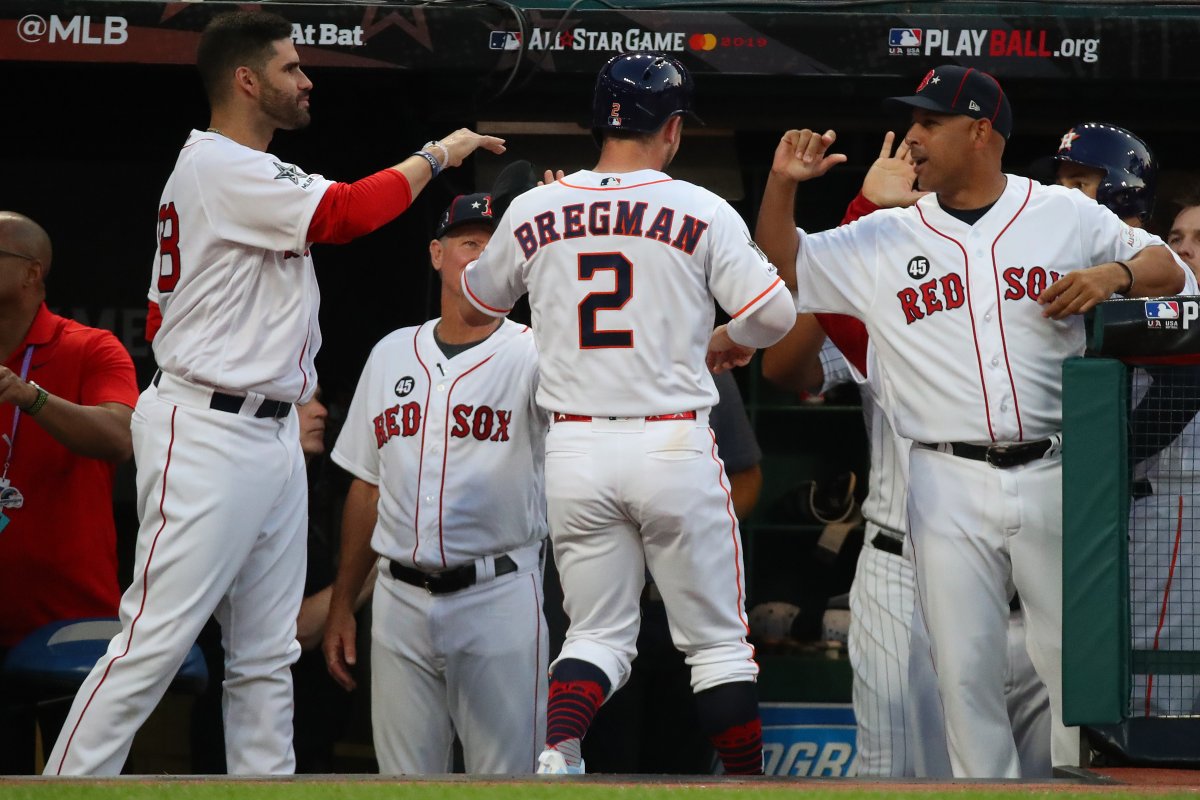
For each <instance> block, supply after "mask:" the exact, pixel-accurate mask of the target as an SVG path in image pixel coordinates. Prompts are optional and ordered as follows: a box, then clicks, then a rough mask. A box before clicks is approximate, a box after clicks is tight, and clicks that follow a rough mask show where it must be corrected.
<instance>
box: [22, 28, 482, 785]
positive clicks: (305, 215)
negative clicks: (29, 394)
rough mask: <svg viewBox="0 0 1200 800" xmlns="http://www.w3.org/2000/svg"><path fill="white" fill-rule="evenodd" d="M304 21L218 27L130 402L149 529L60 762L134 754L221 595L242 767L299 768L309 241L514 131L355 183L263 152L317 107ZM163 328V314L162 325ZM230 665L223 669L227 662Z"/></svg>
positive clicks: (401, 202)
mask: <svg viewBox="0 0 1200 800" xmlns="http://www.w3.org/2000/svg"><path fill="white" fill-rule="evenodd" d="M291 34H292V26H291V24H290V23H288V22H287V21H286V20H284V19H282V18H281V17H278V16H276V15H274V14H267V13H263V12H233V13H230V14H226V15H222V16H219V17H217V18H215V19H214V20H213V22H212V23H210V25H209V26H208V27H207V28H206V30H205V32H204V34H203V35H202V37H201V41H200V46H199V50H198V54H197V66H198V67H199V70H200V74H201V78H202V79H203V81H204V84H205V88H206V90H207V92H208V97H209V102H210V105H211V106H212V118H211V124H210V126H209V129H208V130H207V131H192V132H191V134H190V135H189V136H188V139H187V143H186V144H185V145H184V146H183V149H182V150H181V152H180V154H179V159H178V161H177V162H176V164H175V170H174V172H172V174H171V177H170V178H169V179H168V180H167V185H166V187H165V188H164V189H163V194H162V200H161V201H160V205H159V209H158V252H157V253H156V254H155V259H154V271H153V278H152V282H151V288H150V299H151V301H152V303H153V309H157V310H159V311H160V312H161V328H160V329H159V330H158V331H157V334H156V335H154V332H153V330H150V331H148V333H150V334H151V335H152V336H153V342H154V354H155V357H156V359H157V361H158V365H159V367H160V372H159V373H158V374H157V375H156V377H155V379H154V381H153V384H152V385H151V386H150V387H149V388H147V389H146V391H145V392H143V393H142V396H141V398H140V399H139V401H138V405H137V408H136V409H135V411H134V415H133V444H134V456H135V458H136V461H137V468H138V470H137V492H138V510H139V513H140V515H141V527H140V530H139V532H138V542H137V552H136V556H135V566H134V580H133V583H132V585H131V586H130V587H129V589H128V590H127V591H126V593H125V595H124V597H123V598H122V600H121V607H120V614H121V622H122V630H121V633H120V634H118V635H117V636H116V637H115V638H113V640H112V642H111V644H110V645H109V648H108V652H107V653H106V654H105V655H104V657H103V658H101V659H100V661H99V662H97V664H96V666H95V668H94V669H93V670H92V672H91V674H90V675H89V676H88V677H87V679H86V680H85V681H84V683H83V686H82V688H81V689H80V691H79V694H78V695H77V696H76V698H75V702H74V704H73V705H72V707H71V710H70V713H69V714H68V716H67V719H66V723H65V724H64V725H63V728H62V733H61V735H60V736H59V738H58V741H57V742H56V744H55V746H54V749H53V751H52V752H51V753H50V756H49V758H48V759H47V764H46V772H47V773H48V774H52V775H80V774H106V775H115V774H117V773H119V772H120V771H121V767H122V765H123V764H124V762H125V757H126V755H127V754H128V752H129V747H130V744H131V743H132V741H133V736H134V733H135V732H136V731H137V729H138V727H139V726H140V725H141V724H142V722H143V721H144V720H145V719H146V717H147V716H148V715H149V714H150V712H151V710H153V708H154V706H155V705H156V704H157V703H158V700H159V698H160V697H161V696H162V694H163V693H164V692H165V691H166V689H167V686H168V684H169V683H170V681H171V679H172V677H173V676H174V675H175V672H176V671H177V670H178V668H179V665H180V664H181V663H182V661H183V659H184V657H185V656H186V655H187V652H188V649H189V648H190V647H191V645H192V643H193V642H194V641H195V640H196V635H197V634H198V633H199V631H200V628H201V627H202V626H203V625H204V623H205V621H206V620H207V619H208V618H209V616H210V615H212V614H213V613H214V612H215V614H216V617H217V620H218V621H219V622H220V624H221V634H222V643H223V645H224V649H225V653H226V663H225V681H224V690H225V696H224V709H225V731H226V735H225V744H226V759H227V763H228V767H229V770H230V772H232V773H249V774H265V773H272V774H275V773H290V772H293V771H294V770H295V757H294V754H293V750H292V681H291V673H290V670H289V666H290V664H291V663H292V662H294V661H295V660H296V658H297V657H298V656H299V653H300V647H299V645H298V644H297V642H296V615H297V612H298V610H299V607H300V601H301V594H302V592H303V588H304V562H305V539H306V536H305V529H306V527H307V519H306V515H307V506H308V503H307V492H308V487H307V482H306V476H305V470H304V458H303V455H302V453H301V451H300V437H299V433H298V430H297V424H296V416H295V415H294V414H292V413H291V408H292V404H293V403H295V402H304V401H306V400H308V399H309V397H311V395H312V393H313V391H314V390H315V388H316V373H315V370H314V366H313V358H314V356H315V354H316V352H317V349H318V348H319V347H320V345H321V331H320V328H319V327H318V324H317V308H318V305H319V292H318V288H317V282H316V277H315V274H314V272H313V265H312V259H311V258H310V257H309V252H308V243H309V242H344V241H347V240H349V239H352V238H354V237H355V236H358V235H360V234H362V233H366V232H368V231H370V230H373V229H375V228H376V227H378V226H380V225H382V224H384V223H385V222H387V221H389V220H391V219H392V218H394V217H395V216H396V215H397V214H399V213H400V212H402V211H403V210H404V209H405V208H406V207H407V206H408V203H409V201H410V199H411V197H412V196H413V195H414V194H415V193H416V192H418V191H420V190H421V189H422V188H423V187H424V186H425V185H426V184H427V183H428V181H429V180H430V177H431V176H432V175H433V174H435V173H436V171H438V170H440V168H441V167H443V166H446V165H458V164H459V163H461V161H462V159H463V158H464V157H466V156H467V155H468V154H470V153H471V152H472V151H474V150H475V149H476V148H477V147H480V146H482V147H486V148H488V149H490V150H493V151H500V150H502V149H503V145H502V143H501V141H500V140H497V139H492V138H490V137H481V136H479V135H477V134H474V133H471V132H470V131H465V130H463V131H458V132H456V133H454V134H452V135H451V136H449V137H447V138H446V139H444V140H442V141H441V142H440V143H433V144H431V145H430V146H428V147H427V148H426V150H424V151H422V152H419V153H417V154H414V155H413V156H412V157H410V158H408V159H407V160H405V161H404V162H401V163H400V164H397V165H396V166H395V167H392V168H389V169H386V170H382V171H381V172H379V173H376V174H375V175H372V176H369V177H367V178H364V179H363V180H361V181H358V182H356V183H353V184H339V183H334V182H332V181H329V180H326V179H325V178H323V177H321V176H320V175H309V174H306V173H305V172H304V171H303V170H301V169H299V168H298V167H296V166H294V165H292V164H287V163H284V162H282V161H280V160H279V159H277V158H275V157H274V156H272V155H271V154H270V153H268V152H266V149H267V147H268V145H269V144H270V141H271V137H272V135H273V134H274V132H275V130H276V129H279V128H284V129H295V128H302V127H304V126H305V125H306V124H307V123H308V121H309V99H308V97H309V93H310V92H311V90H312V83H311V81H309V80H308V78H307V77H306V76H305V74H304V72H303V71H302V70H301V69H300V61H299V57H298V56H297V54H296V48H295V46H294V45H293V44H292V39H291ZM151 327H152V326H151ZM214 679H216V677H215V676H214Z"/></svg>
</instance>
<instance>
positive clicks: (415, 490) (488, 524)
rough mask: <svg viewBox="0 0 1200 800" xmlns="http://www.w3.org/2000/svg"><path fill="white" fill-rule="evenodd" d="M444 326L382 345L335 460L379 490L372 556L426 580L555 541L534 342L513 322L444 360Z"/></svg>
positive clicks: (399, 335)
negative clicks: (433, 573)
mask: <svg viewBox="0 0 1200 800" xmlns="http://www.w3.org/2000/svg"><path fill="white" fill-rule="evenodd" d="M436 326H437V320H433V321H431V322H427V323H425V324H424V325H421V326H419V327H415V328H403V329H401V330H398V331H396V332H394V333H392V334H390V335H389V336H387V337H385V338H384V339H383V340H382V341H381V342H380V343H379V344H378V345H376V346H375V349H374V350H373V351H372V353H371V356H370V358H369V359H368V361H367V365H366V367H365V368H364V370H363V374H362V378H361V379H360V380H359V384H358V389H357V390H356V391H355V393H354V400H353V401H352V402H351V405H350V411H349V412H348V414H347V417H346V424H345V426H344V427H343V428H342V433H341V435H340V436H339V437H338V441H337V445H336V446H335V447H334V449H333V456H332V457H333V460H334V461H335V462H336V463H338V464H339V465H341V466H342V467H344V468H345V469H347V470H349V471H350V472H351V473H353V474H354V475H355V476H356V477H358V478H361V479H362V480H364V481H366V482H367V483H370V484H374V485H376V486H378V487H379V492H380V495H379V522H378V524H377V525H376V527H375V531H374V533H373V534H372V538H371V546H372V548H373V549H374V550H375V551H376V552H377V553H380V554H382V555H384V556H387V557H388V558H391V559H394V560H397V561H400V562H402V563H404V564H408V565H410V566H414V567H418V568H424V569H426V570H432V569H444V568H446V567H454V566H458V565H460V564H464V563H468V562H470V561H473V560H474V559H476V558H478V557H480V556H484V555H491V554H496V553H506V552H511V551H514V550H517V549H519V548H521V547H523V546H525V545H529V544H531V543H535V542H537V541H540V540H541V539H542V538H544V537H545V535H546V512H545V496H544V490H543V488H542V487H543V480H542V472H543V470H542V463H543V461H544V458H545V452H544V451H545V444H544V442H545V433H546V429H547V427H548V426H549V419H548V417H547V415H546V414H545V413H544V412H543V411H541V410H540V409H538V408H537V406H536V405H535V404H534V399H533V397H534V392H535V389H536V385H537V379H538V369H537V351H536V349H535V347H534V342H533V336H532V334H531V333H530V331H529V329H528V328H526V327H525V326H523V325H518V324H516V323H515V322H511V321H508V320H506V321H505V322H504V323H503V324H502V325H501V326H500V327H499V328H498V329H497V330H496V332H495V333H493V334H492V335H491V336H490V337H489V338H488V339H487V340H486V341H484V342H481V343H480V344H477V345H475V346H474V347H472V348H470V349H469V350H466V351H465V352H462V353H459V354H458V355H456V356H455V357H454V358H450V359H447V358H446V357H445V355H444V354H443V353H442V352H441V350H440V348H439V347H438V345H437V343H436V341H435V339H434V335H433V331H434V329H435V328H436Z"/></svg>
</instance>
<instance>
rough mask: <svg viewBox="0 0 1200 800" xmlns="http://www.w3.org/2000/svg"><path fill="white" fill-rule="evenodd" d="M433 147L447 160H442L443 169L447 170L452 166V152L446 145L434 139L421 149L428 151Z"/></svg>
mask: <svg viewBox="0 0 1200 800" xmlns="http://www.w3.org/2000/svg"><path fill="white" fill-rule="evenodd" d="M431 147H436V148H437V149H438V150H441V151H442V155H443V156H445V158H444V159H442V169H445V168H446V167H448V166H450V151H449V150H447V149H446V145H444V144H442V143H441V142H439V141H437V140H436V139H434V140H432V141H428V142H426V143H425V145H424V147H422V148H421V149H422V150H426V151H428V150H429V148H431Z"/></svg>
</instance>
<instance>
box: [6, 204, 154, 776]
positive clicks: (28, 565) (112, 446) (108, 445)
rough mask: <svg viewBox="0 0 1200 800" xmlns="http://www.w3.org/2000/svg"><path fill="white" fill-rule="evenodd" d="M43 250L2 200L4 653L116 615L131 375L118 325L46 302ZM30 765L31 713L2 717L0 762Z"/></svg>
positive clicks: (34, 229)
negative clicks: (119, 468)
mask: <svg viewBox="0 0 1200 800" xmlns="http://www.w3.org/2000/svg"><path fill="white" fill-rule="evenodd" d="M50 260H51V246H50V237H49V236H48V235H47V234H46V231H45V230H43V229H42V227H41V226H40V225H38V224H37V223H36V222H34V221H33V220H31V219H29V218H28V217H25V216H23V215H21V214H16V213H13V212H10V211H0V363H2V365H0V434H3V438H2V439H0V461H2V466H0V660H3V657H4V655H5V654H6V653H7V651H8V650H9V649H10V648H11V647H12V646H13V645H15V644H17V643H18V642H20V641H21V639H23V638H24V637H25V636H26V635H27V634H29V633H30V632H31V631H33V630H35V629H36V628H38V627H40V626H42V625H45V624H46V623H48V622H54V621H56V620H63V619H74V618H79V617H104V616H116V614H117V601H118V600H119V598H120V593H119V591H118V587H117V553H116V528H115V525H114V523H113V512H112V489H113V474H114V473H115V471H116V465H117V464H118V463H119V462H122V461H125V460H127V459H128V458H129V456H130V455H131V453H132V452H133V443H132V441H131V439H130V426H129V419H130V416H131V415H132V413H133V405H134V404H135V403H136V402H137V396H138V389H137V379H136V376H135V374H134V370H133V361H132V360H131V359H130V358H129V353H127V352H126V351H125V348H124V347H122V346H121V344H120V342H118V341H117V338H116V337H115V336H113V335H112V334H111V333H109V332H108V331H103V330H97V329H95V328H88V327H86V326H83V325H80V324H78V323H76V322H73V321H71V320H69V319H64V318H63V317H60V316H57V315H56V314H52V313H51V312H50V310H49V309H48V308H46V303H45V298H46V286H45V279H46V275H47V273H49V272H50ZM2 691H3V687H0V692H2ZM0 707H2V705H0ZM43 733H44V735H45V736H46V738H47V739H48V740H50V741H53V738H54V733H56V732H55V731H45V730H44V731H43ZM33 767H34V764H33V736H32V720H31V719H17V720H13V719H7V718H4V719H0V772H3V773H6V774H13V773H26V772H32V771H33Z"/></svg>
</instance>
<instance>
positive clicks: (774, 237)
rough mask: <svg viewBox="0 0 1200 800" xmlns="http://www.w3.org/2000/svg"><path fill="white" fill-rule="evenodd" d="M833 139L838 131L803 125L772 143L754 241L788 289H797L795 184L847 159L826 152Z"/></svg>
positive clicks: (819, 174) (797, 236) (797, 238)
mask: <svg viewBox="0 0 1200 800" xmlns="http://www.w3.org/2000/svg"><path fill="white" fill-rule="evenodd" d="M836 140H837V134H836V133H834V132H833V131H832V130H828V131H825V133H823V134H818V133H816V132H814V131H812V130H809V129H808V128H805V129H804V130H790V131H788V132H787V133H785V134H784V135H783V137H782V138H781V139H780V140H779V144H778V145H777V146H776V147H775V157H774V159H773V160H772V161H771V173H770V175H768V176H767V186H766V188H765V189H764V190H763V199H762V205H760V206H759V209H758V221H757V223H756V225H755V228H754V241H756V242H757V243H758V246H759V247H761V248H762V249H763V252H764V253H766V254H767V259H768V260H769V261H770V262H771V263H772V264H774V265H775V268H776V269H777V270H779V277H781V278H783V282H784V284H785V285H786V286H787V287H788V289H789V290H790V291H795V290H796V253H797V250H798V249H799V246H800V237H799V234H797V233H796V187H797V186H799V185H800V183H801V182H802V181H807V180H811V179H812V178H816V177H820V176H821V175H824V174H825V173H826V172H828V171H829V170H830V169H831V168H832V167H834V166H835V165H837V164H841V163H842V162H844V161H845V160H846V156H845V155H843V154H841V153H835V154H833V155H826V151H828V150H829V148H830V147H831V146H832V145H833V143H834V142H835V141H836Z"/></svg>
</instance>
